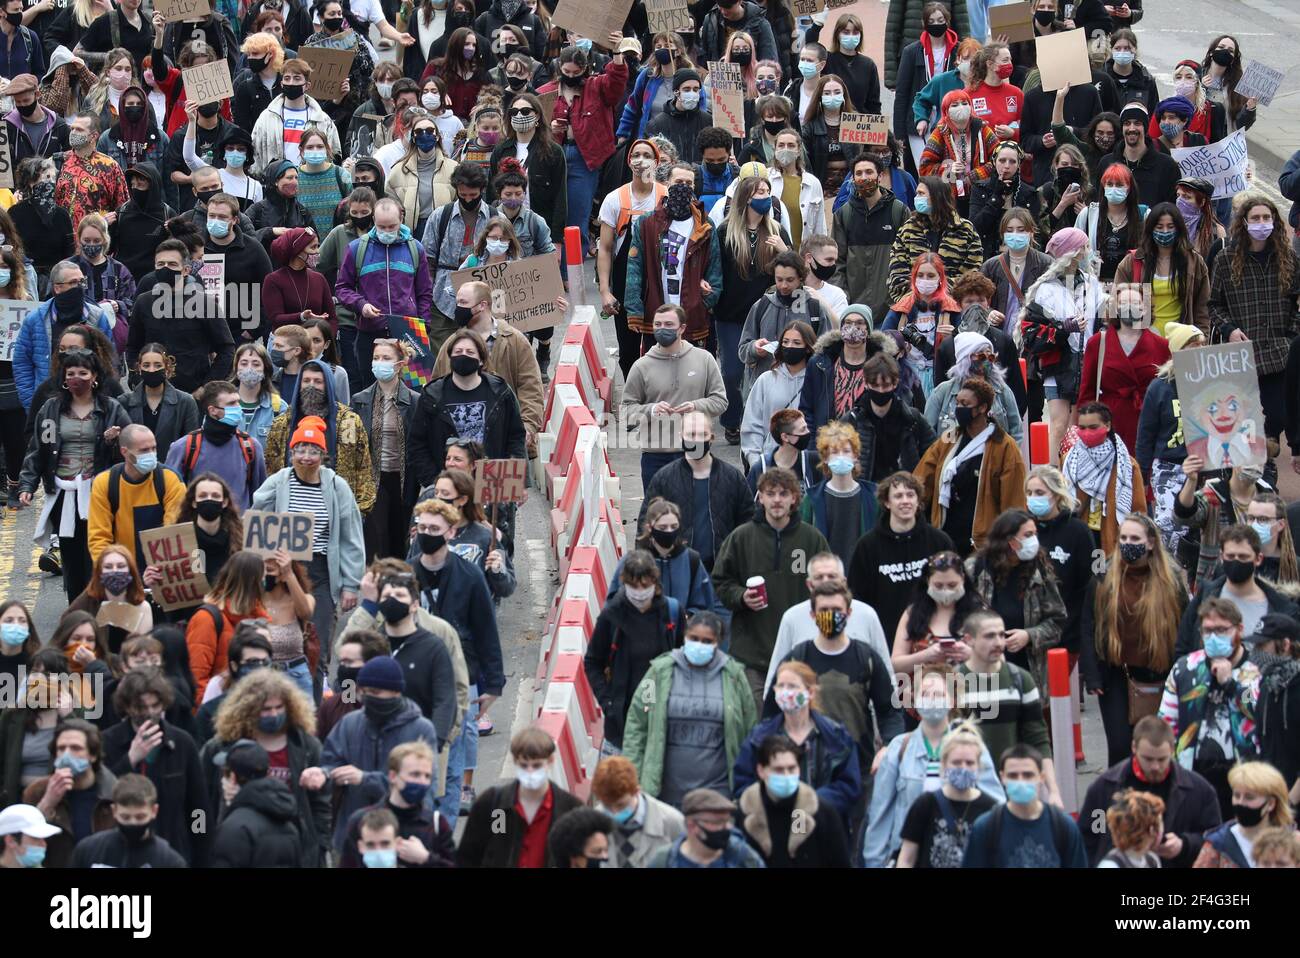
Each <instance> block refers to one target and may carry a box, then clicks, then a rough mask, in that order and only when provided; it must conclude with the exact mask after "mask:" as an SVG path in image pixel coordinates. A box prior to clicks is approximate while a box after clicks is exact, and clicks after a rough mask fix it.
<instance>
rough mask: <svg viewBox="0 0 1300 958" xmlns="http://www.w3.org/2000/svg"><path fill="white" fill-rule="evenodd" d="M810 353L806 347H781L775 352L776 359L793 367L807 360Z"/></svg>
mask: <svg viewBox="0 0 1300 958" xmlns="http://www.w3.org/2000/svg"><path fill="white" fill-rule="evenodd" d="M810 351H811V350H809V349H808V347H807V346H782V347H780V348H779V349H778V350H777V353H778V356H777V358H778V359H780V361H781V362H783V363H790V364H791V365H795V364H798V363H801V362H803V361H804V360H805V359H807V358H808V353H809V352H810Z"/></svg>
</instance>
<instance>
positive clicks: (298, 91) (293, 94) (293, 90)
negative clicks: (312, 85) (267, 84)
mask: <svg viewBox="0 0 1300 958" xmlns="http://www.w3.org/2000/svg"><path fill="white" fill-rule="evenodd" d="M306 89H307V87H306V85H305V84H302V83H282V84H280V92H281V93H283V94H284V98H285V99H286V100H296V99H298V98H299V97H300V96H302V95H303V93H304V92H305V91H306ZM199 109H200V110H201V109H203V108H202V107H199Z"/></svg>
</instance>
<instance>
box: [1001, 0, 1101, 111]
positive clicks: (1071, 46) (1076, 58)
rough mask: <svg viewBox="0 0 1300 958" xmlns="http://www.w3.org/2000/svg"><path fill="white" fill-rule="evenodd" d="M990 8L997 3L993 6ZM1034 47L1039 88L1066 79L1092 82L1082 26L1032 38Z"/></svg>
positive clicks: (1072, 82)
mask: <svg viewBox="0 0 1300 958" xmlns="http://www.w3.org/2000/svg"><path fill="white" fill-rule="evenodd" d="M993 9H994V10H996V9H997V7H994V8H993ZM1034 48H1035V49H1036V50H1037V51H1038V75H1039V76H1041V77H1042V85H1043V89H1044V90H1046V91H1047V92H1048V93H1052V92H1054V91H1056V90H1059V89H1061V87H1063V86H1065V85H1066V84H1067V83H1068V84H1070V85H1071V86H1084V85H1085V84H1088V83H1091V82H1092V65H1091V64H1090V63H1089V62H1088V39H1087V37H1085V36H1084V31H1083V29H1082V28H1080V29H1078V30H1067V31H1066V32H1065V33H1052V34H1049V35H1047V36H1043V37H1035V38H1034Z"/></svg>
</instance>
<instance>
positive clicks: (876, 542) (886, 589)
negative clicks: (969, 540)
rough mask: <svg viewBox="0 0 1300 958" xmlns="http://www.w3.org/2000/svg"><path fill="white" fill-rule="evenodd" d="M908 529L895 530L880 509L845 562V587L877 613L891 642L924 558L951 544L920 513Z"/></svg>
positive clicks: (913, 595)
mask: <svg viewBox="0 0 1300 958" xmlns="http://www.w3.org/2000/svg"><path fill="white" fill-rule="evenodd" d="M923 508H924V507H923V506H918V508H917V513H918V515H917V520H916V525H915V526H913V527H912V529H911V531H910V532H895V531H894V530H893V529H892V528H891V527H890V525H889V513H888V512H887V511H885V510H883V509H882V510H881V513H880V521H879V523H878V524H877V525H876V528H874V529H872V530H871V531H870V532H868V533H867V534H866V535H865V536H863V537H862V538H861V539H859V540H858V546H857V548H856V549H854V550H853V558H852V560H850V562H849V588H850V589H852V590H853V597H854V598H855V599H857V600H858V601H860V602H865V603H867V604H868V605H869V606H871V607H872V608H873V609H875V610H876V614H877V615H878V616H880V625H881V627H882V628H883V629H884V630H885V635H886V636H888V637H889V640H890V644H891V645H892V644H893V638H894V633H895V632H896V631H897V630H898V620H899V619H901V618H902V617H903V613H904V612H905V611H906V610H907V607H908V606H909V605H911V604H912V600H913V599H915V598H916V590H917V583H918V582H920V580H921V573H922V571H924V568H925V562H926V560H927V559H929V558H930V556H932V555H934V554H935V553H936V552H944V551H946V550H949V549H951V548H952V539H950V538H948V534H947V533H946V532H944V531H943V530H942V529H936V528H935V527H934V526H932V525H930V524H929V523H928V522H926V521H925V519H924V517H923V516H921V515H920V513H921V512H922V511H923Z"/></svg>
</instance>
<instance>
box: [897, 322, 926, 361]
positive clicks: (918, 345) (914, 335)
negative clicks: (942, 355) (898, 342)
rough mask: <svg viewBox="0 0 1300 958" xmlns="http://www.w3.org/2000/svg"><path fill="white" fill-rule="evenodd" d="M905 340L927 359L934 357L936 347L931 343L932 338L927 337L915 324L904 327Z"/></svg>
mask: <svg viewBox="0 0 1300 958" xmlns="http://www.w3.org/2000/svg"><path fill="white" fill-rule="evenodd" d="M902 332H903V341H904V342H905V343H907V344H908V345H909V346H911V347H912V348H913V349H915V350H916V351H917V352H918V353H920V354H921V355H922V356H924V357H925V358H926V359H934V347H933V346H931V345H930V340H929V339H927V338H926V335H925V333H923V332H921V331H920V330H919V329H917V328H916V327H915V326H905V327H903V330H902Z"/></svg>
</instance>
